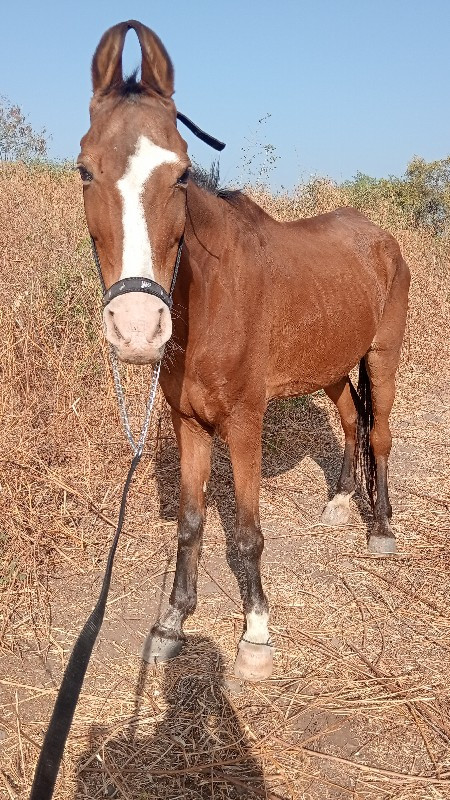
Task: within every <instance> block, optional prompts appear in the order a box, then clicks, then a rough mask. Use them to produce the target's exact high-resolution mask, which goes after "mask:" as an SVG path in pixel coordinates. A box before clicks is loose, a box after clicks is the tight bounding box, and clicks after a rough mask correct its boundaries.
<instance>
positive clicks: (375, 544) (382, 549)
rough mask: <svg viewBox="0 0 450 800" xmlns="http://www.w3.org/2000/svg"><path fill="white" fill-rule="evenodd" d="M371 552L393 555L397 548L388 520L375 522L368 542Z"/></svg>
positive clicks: (380, 554)
mask: <svg viewBox="0 0 450 800" xmlns="http://www.w3.org/2000/svg"><path fill="white" fill-rule="evenodd" d="M367 549H368V551H369V553H374V554H375V555H379V556H392V555H394V553H395V552H396V550H397V543H396V541H395V536H394V534H393V533H392V530H391V526H390V525H389V522H387V520H383V521H382V522H381V521H377V522H375V526H374V528H373V531H372V533H371V534H370V536H369V541H368V542H367Z"/></svg>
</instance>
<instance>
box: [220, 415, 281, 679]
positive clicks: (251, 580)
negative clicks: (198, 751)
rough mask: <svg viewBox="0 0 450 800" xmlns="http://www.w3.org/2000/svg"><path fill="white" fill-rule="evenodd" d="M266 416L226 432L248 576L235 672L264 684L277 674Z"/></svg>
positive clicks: (238, 533) (252, 418)
mask: <svg viewBox="0 0 450 800" xmlns="http://www.w3.org/2000/svg"><path fill="white" fill-rule="evenodd" d="M261 434H262V412H261V416H260V417H259V415H258V414H255V415H254V414H252V415H251V416H248V415H245V417H244V418H242V417H240V418H239V419H233V421H232V423H231V424H230V425H229V426H228V430H227V431H226V439H227V442H228V446H229V448H230V455H231V463H232V466H233V475H234V487H235V494H236V531H235V540H236V545H237V548H238V551H239V555H240V558H241V562H242V566H243V568H244V572H245V584H246V585H245V588H244V590H243V591H242V599H243V603H244V613H245V619H246V630H245V633H244V635H243V637H242V639H241V641H240V643H239V650H238V655H237V658H236V663H235V667H234V671H235V674H236V675H237V677H239V678H244V679H247V680H253V681H255V680H262V679H264V678H267V677H269V675H270V674H271V672H272V661H273V653H272V647H271V645H270V642H269V630H268V621H269V606H268V603H267V599H266V596H265V594H264V591H263V588H262V583H261V555H262V551H263V548H264V537H263V535H262V532H261V525H260V522H259V487H260V482H261Z"/></svg>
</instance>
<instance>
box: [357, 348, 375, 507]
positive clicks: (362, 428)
mask: <svg viewBox="0 0 450 800" xmlns="http://www.w3.org/2000/svg"><path fill="white" fill-rule="evenodd" d="M350 390H351V393H352V397H353V402H354V403H355V406H356V410H357V412H358V421H357V424H356V447H355V456H354V462H353V463H354V469H355V475H359V477H360V482H362V479H364V482H365V484H366V489H367V494H368V495H369V500H370V505H371V506H372V510H373V508H374V505H375V491H376V480H377V465H376V461H375V456H374V453H373V448H372V445H371V443H370V433H371V430H372V428H373V408H372V392H371V390H370V380H369V376H368V374H367V367H366V361H365V359H364V358H362V359H361V361H360V362H359V378H358V390H357V391H356V390H355V388H354V386H353V385H352V382H351V381H350Z"/></svg>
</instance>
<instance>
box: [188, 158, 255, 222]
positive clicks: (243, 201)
mask: <svg viewBox="0 0 450 800" xmlns="http://www.w3.org/2000/svg"><path fill="white" fill-rule="evenodd" d="M190 179H191V180H192V181H193V182H194V183H195V184H196V186H199V187H200V188H201V189H205V190H206V191H207V192H208V193H209V194H212V195H214V196H215V197H220V199H221V200H225V202H226V203H229V205H231V206H234V207H235V208H237V209H240V210H241V211H243V212H245V213H246V214H247V215H251V216H252V217H254V218H257V217H261V216H264V217H267V216H268V214H266V212H265V211H264V210H263V209H262V208H261V206H259V205H258V204H257V203H255V201H254V200H252V198H251V197H249V196H248V195H246V194H245V192H243V191H242V189H230V188H228V187H224V186H221V185H220V174H219V164H218V162H217V161H213V163H212V164H211V167H210V169H209V170H207V169H205V168H204V167H200V166H199V165H198V164H194V166H193V167H192V169H191V171H190Z"/></svg>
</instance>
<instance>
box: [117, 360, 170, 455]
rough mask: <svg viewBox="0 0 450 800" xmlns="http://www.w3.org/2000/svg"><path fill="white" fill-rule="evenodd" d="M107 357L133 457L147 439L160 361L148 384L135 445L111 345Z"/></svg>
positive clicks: (140, 451) (141, 449)
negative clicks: (142, 418)
mask: <svg viewBox="0 0 450 800" xmlns="http://www.w3.org/2000/svg"><path fill="white" fill-rule="evenodd" d="M109 357H110V359H111V367H112V374H113V381H114V388H115V390H116V397H117V405H118V406H119V413H120V419H121V420H122V425H123V429H124V431H125V436H126V437H127V439H128V441H129V443H130V447H131V449H132V451H133V455H136V454H137V453H138V452H139V453H142V451H143V449H144V444H145V440H146V438H147V433H148V429H149V426H150V419H151V416H152V410H153V404H154V402H155V397H156V390H157V388H158V381H159V373H160V370H161V361H158V362H157V363H156V364H155V366H154V367H153V375H152V380H151V382H150V391H149V394H148V400H147V407H146V410H145V417H144V422H143V423H142V428H141V433H140V435H139V439H138V442H137V444H136V441H135V438H134V436H133V432H132V430H131V425H130V420H129V417H128V411H127V406H126V402H125V393H124V391H123V387H122V382H121V380H120V368H119V361H118V358H117V355H116V352H115V350H114V348H113V347H112V345H110V347H109Z"/></svg>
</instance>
